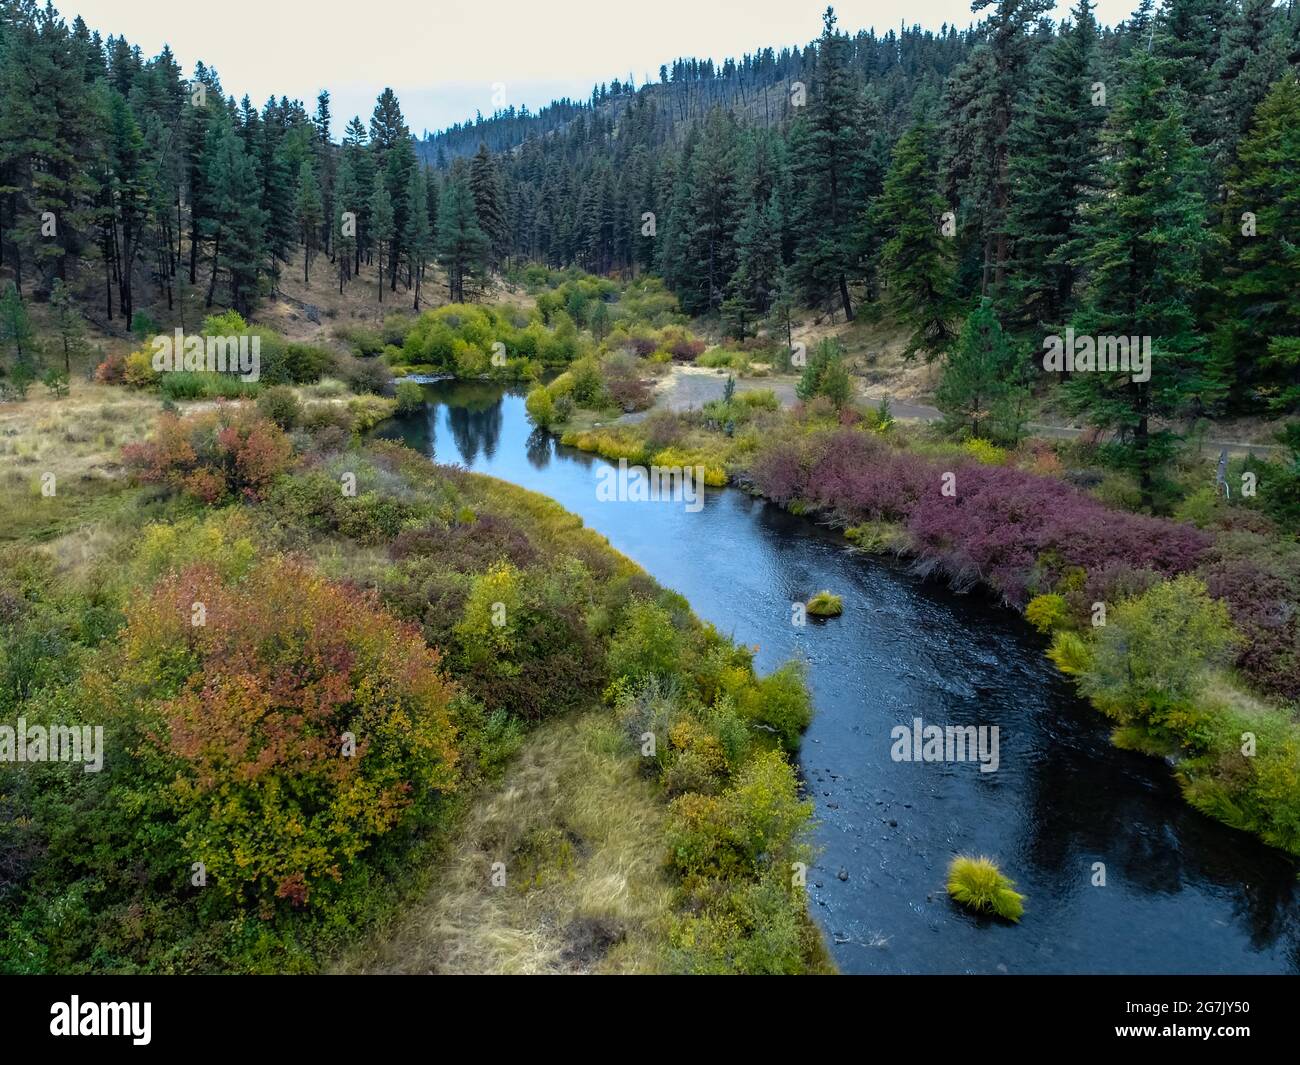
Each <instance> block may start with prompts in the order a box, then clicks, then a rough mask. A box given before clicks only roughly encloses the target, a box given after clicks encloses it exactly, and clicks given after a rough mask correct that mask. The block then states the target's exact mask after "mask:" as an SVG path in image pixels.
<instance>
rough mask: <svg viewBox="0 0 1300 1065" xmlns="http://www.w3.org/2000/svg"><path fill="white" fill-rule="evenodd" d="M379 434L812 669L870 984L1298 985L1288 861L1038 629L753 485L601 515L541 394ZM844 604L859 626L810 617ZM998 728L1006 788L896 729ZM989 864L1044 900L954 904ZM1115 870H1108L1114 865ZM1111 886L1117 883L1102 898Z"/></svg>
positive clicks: (492, 394) (838, 951)
mask: <svg viewBox="0 0 1300 1065" xmlns="http://www.w3.org/2000/svg"><path fill="white" fill-rule="evenodd" d="M425 387H426V390H427V394H428V396H429V400H430V402H429V405H428V407H427V409H426V410H424V411H422V412H420V413H418V414H415V415H412V416H409V417H405V418H399V419H394V420H392V421H391V422H389V423H386V425H385V426H384V427H383V428H382V429H381V435H385V436H391V437H396V438H400V439H403V440H405V441H406V442H407V443H408V444H409V445H410V446H412V447H415V448H417V449H419V450H421V451H423V452H424V453H426V454H428V455H429V456H430V457H432V458H435V459H436V460H437V461H438V462H443V463H450V464H457V465H462V466H465V467H467V468H468V469H471V470H474V471H477V472H480V473H486V474H491V475H493V476H495V477H500V478H502V479H503V480H507V481H511V482H513V483H515V484H519V485H522V486H524V487H526V488H529V489H532V490H533V491H536V492H541V493H543V494H545V495H548V496H550V497H551V498H552V499H555V500H556V501H557V502H559V503H560V504H561V505H563V506H564V507H565V508H566V509H568V510H570V511H572V512H573V513H575V514H578V515H579V516H580V517H581V518H582V519H583V521H584V522H585V523H586V524H587V525H588V526H589V527H591V528H593V529H595V530H597V531H598V532H600V533H601V534H602V535H604V536H605V537H606V538H607V539H608V540H609V542H610V543H611V544H612V545H613V546H614V547H615V548H616V549H618V550H619V551H621V552H623V553H624V554H626V555H628V556H629V557H631V558H632V559H634V560H635V561H636V562H638V563H639V564H640V565H641V566H642V567H644V568H645V569H646V570H647V571H648V572H649V573H650V574H651V575H652V576H653V577H654V578H655V579H656V580H658V581H659V582H660V583H661V584H663V585H665V586H666V587H669V588H672V589H673V590H675V591H677V592H680V593H681V594H682V595H684V596H685V597H686V598H687V599H688V600H689V601H690V603H691V606H692V608H693V609H694V610H695V612H696V614H697V615H699V616H700V617H701V618H704V619H706V620H708V621H710V622H712V623H713V624H714V625H716V626H717V627H718V629H719V630H720V631H722V632H724V633H726V634H728V635H730V636H732V637H733V638H734V639H736V640H737V641H739V642H741V643H745V644H749V645H751V646H752V645H758V647H759V652H758V656H757V662H756V664H757V666H758V668H759V669H760V670H763V671H767V670H770V669H773V668H775V667H776V666H778V665H780V664H781V663H782V662H784V661H786V660H787V659H789V658H791V657H794V656H799V657H802V658H803V659H805V660H806V661H807V663H808V667H809V672H808V677H809V682H810V685H811V688H812V691H813V698H814V703H815V706H816V717H815V719H814V721H813V723H812V726H811V727H810V728H809V730H808V732H807V735H806V736H805V739H804V745H803V750H802V753H801V762H802V772H803V775H804V779H805V781H806V786H807V789H808V794H809V796H810V797H812V798H813V799H814V800H815V803H816V816H817V825H816V829H815V838H814V842H815V845H816V846H817V848H818V849H819V855H818V858H817V859H816V862H815V864H814V865H813V867H812V868H811V869H810V870H809V872H808V888H809V895H810V898H811V900H812V902H811V909H812V913H813V916H814V917H815V918H816V919H817V921H818V922H819V923H820V924H821V926H822V928H823V929H824V930H825V932H826V938H827V942H828V944H829V945H830V947H831V950H832V951H833V953H834V956H835V959H836V962H837V963H838V964H839V966H840V968H841V969H842V970H843V971H845V972H850V973H953V972H957V973H961V972H971V973H986V972H1009V973H1031V972H1038V973H1060V972H1066V973H1244V972H1273V973H1278V972H1283V973H1294V972H1300V890H1298V885H1297V880H1296V865H1295V863H1294V862H1292V861H1291V860H1289V859H1288V858H1287V857H1286V856H1284V855H1283V854H1281V853H1280V852H1278V851H1274V850H1272V849H1270V848H1268V847H1265V846H1264V845H1263V844H1261V843H1259V842H1257V841H1256V840H1254V839H1253V838H1252V837H1250V836H1248V835H1245V834H1243V833H1239V832H1235V831H1233V830H1231V829H1229V828H1227V827H1225V826H1223V825H1220V824H1219V823H1217V822H1215V821H1212V820H1210V819H1208V818H1206V817H1203V816H1202V815H1200V814H1198V813H1197V812H1196V811H1194V810H1192V809H1191V808H1190V807H1189V806H1187V805H1186V804H1185V803H1184V802H1183V800H1182V798H1181V797H1180V795H1179V793H1178V789H1177V787H1176V785H1175V784H1174V783H1173V781H1172V778H1171V776H1170V773H1169V770H1168V767H1167V766H1166V765H1165V764H1164V763H1163V762H1161V761H1158V760H1156V759H1151V758H1147V757H1145V756H1143V755H1139V754H1135V753H1130V752H1125V751H1120V750H1117V749H1116V748H1114V747H1112V746H1111V745H1110V743H1109V741H1108V738H1107V736H1108V730H1107V727H1106V725H1105V722H1104V721H1103V719H1102V718H1101V717H1100V715H1099V714H1098V713H1097V712H1096V711H1094V710H1093V709H1092V708H1091V707H1089V706H1088V705H1087V704H1086V703H1084V702H1082V701H1081V700H1080V699H1078V698H1077V697H1076V696H1075V695H1074V694H1073V691H1072V689H1071V687H1070V685H1069V684H1068V683H1067V682H1066V681H1065V680H1064V679H1063V678H1062V677H1061V676H1060V675H1059V674H1058V673H1057V672H1056V670H1055V669H1054V667H1053V666H1052V665H1051V663H1050V662H1048V661H1047V659H1046V658H1045V657H1044V655H1043V649H1044V647H1043V642H1042V640H1041V639H1040V638H1039V637H1038V636H1037V635H1036V634H1035V633H1034V632H1033V630H1032V629H1030V628H1029V627H1028V626H1027V625H1026V624H1025V623H1024V622H1023V621H1022V620H1021V619H1020V618H1019V617H1018V616H1017V615H1015V614H1014V613H1013V612H1011V611H1007V610H1004V609H1000V608H999V607H997V605H996V604H994V603H993V602H992V601H990V600H989V599H986V598H984V597H982V596H980V595H955V594H953V593H952V592H951V591H950V590H949V589H948V588H947V587H946V586H945V585H944V584H942V583H940V582H937V581H934V580H922V579H920V578H918V577H916V576H914V575H913V574H911V573H909V572H908V570H907V567H906V566H905V565H903V564H898V563H894V562H892V561H881V560H878V559H875V558H865V557H863V556H861V555H855V554H852V553H850V552H849V551H848V550H847V549H846V544H845V541H844V540H843V539H842V537H840V536H839V535H838V534H835V533H832V532H830V531H828V530H826V529H823V528H821V527H819V526H817V525H815V524H814V523H812V522H810V521H807V520H805V519H802V518H797V517H794V516H792V515H790V514H787V513H786V512H784V511H782V510H781V509H780V508H778V507H776V506H774V505H772V504H769V503H766V502H764V501H762V500H757V499H753V498H751V497H749V496H748V495H746V494H744V493H742V492H740V491H737V490H735V489H711V490H709V491H708V492H707V494H706V498H705V501H704V506H703V508H702V509H701V510H699V511H698V512H695V513H691V512H690V510H688V508H687V507H685V506H684V505H683V504H682V503H681V502H678V503H675V504H674V503H670V502H652V503H646V502H637V503H629V502H623V503H617V502H599V501H598V500H597V494H596V485H597V471H598V470H599V468H600V467H601V466H603V465H606V463H605V461H604V460H603V459H600V458H597V457H595V456H592V455H587V454H584V453H582V452H579V451H576V450H574V449H572V448H565V447H562V446H560V445H559V444H558V443H557V442H556V441H554V440H553V439H552V438H550V437H548V436H546V435H545V434H541V433H537V432H534V431H533V430H532V427H531V426H530V425H529V424H528V421H527V418H526V416H525V413H524V402H523V396H522V394H520V393H518V392H517V391H513V390H508V389H502V388H501V387H500V386H497V385H492V384H487V383H477V382H474V383H456V382H441V383H438V384H431V385H427V386H425ZM822 588H829V589H831V590H832V591H835V592H837V593H839V594H840V595H842V596H843V597H844V613H843V615H842V616H841V617H839V618H834V619H831V620H828V621H825V622H820V621H816V620H813V619H809V622H808V624H807V625H806V626H803V627H800V626H797V625H795V624H793V623H792V611H791V604H792V603H795V602H802V601H803V600H806V599H807V598H808V596H809V595H811V594H812V593H813V592H816V591H818V590H819V589H822ZM916 718H920V719H921V720H922V721H923V722H924V723H925V724H937V725H959V726H960V725H976V726H981V725H984V726H994V725H996V726H997V727H998V737H999V750H998V754H999V764H998V768H997V771H996V772H987V773H986V772H981V771H980V766H979V764H978V763H977V762H974V761H967V762H962V763H950V762H923V761H912V762H901V761H895V760H893V759H892V758H891V756H890V751H891V747H892V746H893V741H892V740H891V736H890V733H891V730H892V729H894V728H895V727H896V726H899V725H907V726H909V727H910V726H911V725H912V722H913V720H914V719H916ZM957 853H968V854H987V855H989V856H991V857H993V858H995V859H996V860H997V861H998V862H999V864H1000V865H1001V867H1002V869H1003V871H1004V872H1005V873H1007V874H1008V875H1009V876H1011V877H1012V878H1013V879H1014V880H1015V881H1016V885H1017V888H1018V890H1020V891H1021V892H1022V893H1023V894H1024V895H1025V896H1026V901H1025V917H1024V919H1023V920H1022V922H1021V923H1020V924H1018V925H1009V924H1005V923H1003V922H999V921H992V920H984V919H979V918H975V917H972V916H970V915H968V914H967V913H965V912H963V911H961V910H959V909H958V908H956V907H955V906H954V905H952V904H951V903H950V902H949V900H948V897H947V894H946V892H945V889H944V879H945V877H944V874H945V871H946V868H947V865H948V862H949V861H950V859H951V858H952V856H953V855H954V854H957ZM1098 863H1100V865H1098ZM1103 874H1104V885H1103V884H1101V883H1100V880H1101V877H1102V875H1103Z"/></svg>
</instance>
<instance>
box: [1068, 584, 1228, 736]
mask: <svg viewBox="0 0 1300 1065" xmlns="http://www.w3.org/2000/svg"><path fill="white" fill-rule="evenodd" d="M1236 642H1237V635H1236V633H1235V632H1234V630H1233V628H1232V623H1231V621H1230V620H1229V618H1228V608H1227V606H1226V605H1225V604H1224V603H1223V602H1222V601H1220V600H1218V599H1212V598H1210V595H1209V593H1208V592H1207V591H1206V589H1205V585H1204V584H1203V583H1201V581H1200V580H1198V579H1197V578H1196V577H1192V576H1187V575H1185V576H1182V577H1176V578H1174V579H1173V580H1171V581H1163V582H1161V583H1160V584H1157V585H1156V586H1155V587H1153V588H1151V589H1150V590H1149V591H1147V592H1144V593H1143V594H1142V595H1140V596H1137V597H1136V598H1133V599H1128V600H1125V601H1124V602H1122V603H1120V604H1118V605H1117V606H1116V607H1115V608H1114V609H1113V610H1111V611H1110V614H1109V617H1108V618H1107V623H1106V625H1105V626H1104V627H1103V628H1101V629H1100V630H1099V634H1098V636H1097V640H1096V644H1095V646H1094V648H1093V655H1092V662H1091V664H1090V666H1089V667H1088V669H1087V670H1086V671H1084V672H1083V673H1082V674H1081V677H1080V681H1081V686H1082V689H1083V691H1084V693H1085V694H1086V695H1089V696H1091V697H1093V698H1094V699H1096V700H1097V701H1098V702H1099V704H1100V705H1102V707H1103V708H1110V709H1113V710H1115V711H1117V712H1119V713H1120V714H1121V715H1122V716H1123V718H1124V719H1126V718H1127V714H1128V713H1130V712H1134V713H1142V712H1145V711H1146V710H1149V708H1151V707H1163V706H1169V705H1171V704H1174V703H1178V702H1181V701H1184V700H1187V699H1189V698H1191V697H1192V696H1193V695H1194V694H1195V693H1196V691H1197V690H1198V689H1199V687H1200V686H1201V681H1202V679H1203V677H1204V675H1205V674H1206V672H1207V671H1209V670H1211V669H1214V668H1216V667H1218V666H1221V665H1223V664H1225V663H1226V662H1228V661H1229V660H1230V658H1231V654H1232V650H1233V647H1234V645H1235V644H1236ZM1144 708H1145V709H1144Z"/></svg>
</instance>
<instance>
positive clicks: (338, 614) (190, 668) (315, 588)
mask: <svg viewBox="0 0 1300 1065" xmlns="http://www.w3.org/2000/svg"><path fill="white" fill-rule="evenodd" d="M196 618H197V619H198V620H199V621H201V622H202V623H201V624H195V621H196ZM122 647H123V648H124V651H123V657H124V662H123V678H124V680H125V682H126V683H127V684H128V685H133V686H134V690H135V691H136V692H137V693H138V695H139V697H142V698H143V699H145V700H146V701H151V705H152V714H151V717H150V724H149V725H148V726H147V727H146V728H145V730H144V731H145V734H146V736H147V737H148V740H147V746H149V747H151V748H152V749H153V750H154V753H155V755H156V756H157V757H158V758H159V759H160V762H161V764H162V765H163V766H165V767H166V769H167V772H168V773H169V775H170V779H169V780H168V782H167V787H168V788H169V791H170V801H171V804H172V805H173V806H174V808H175V811H176V814H177V816H178V818H179V820H180V823H181V826H182V828H183V829H184V834H185V839H186V845H187V854H188V855H191V856H192V860H193V861H201V862H202V863H203V864H204V866H205V868H206V872H207V876H208V877H209V879H210V881H212V882H215V884H217V885H219V886H220V888H221V889H222V891H223V892H224V893H226V894H227V895H230V896H234V897H236V898H238V899H240V900H241V901H243V902H245V903H257V904H260V905H261V907H262V909H263V911H264V912H266V911H267V910H268V909H269V908H270V907H271V906H273V905H274V901H275V900H276V899H287V900H289V901H290V902H291V903H294V904H303V903H307V902H308V901H309V900H311V899H313V897H314V896H315V894H316V892H317V891H318V890H319V889H320V888H321V886H322V885H324V884H328V883H329V882H331V881H338V880H340V879H341V878H342V876H343V873H344V871H345V869H346V867H347V866H348V865H349V863H351V862H353V861H354V860H356V859H357V858H358V856H360V855H361V854H362V853H363V852H364V851H366V849H367V848H368V847H369V846H370V845H371V844H372V843H373V842H374V841H375V840H377V839H378V838H379V837H381V836H383V835H384V834H386V833H388V832H390V831H392V830H393V829H394V828H395V827H397V826H398V825H399V824H401V823H402V822H403V820H404V819H405V818H418V817H419V816H420V815H421V814H422V813H427V812H428V811H429V810H430V809H431V807H432V805H433V804H435V803H436V802H437V800H438V798H439V797H440V796H441V795H443V794H445V793H447V792H449V791H451V790H453V789H454V787H455V784H456V779H457V757H458V755H457V746H456V730H455V727H454V724H453V720H452V711H451V706H452V703H453V700H454V698H455V697H456V695H457V688H456V686H455V684H454V683H453V682H452V681H450V680H448V679H447V678H446V676H445V675H444V674H443V672H442V669H441V664H440V659H439V656H438V653H437V652H436V651H434V650H432V649H430V648H428V647H427V646H426V645H425V643H424V640H423V639H422V638H421V636H420V634H419V632H418V631H417V630H416V629H415V628H413V627H412V626H409V625H406V624H403V623H401V622H398V621H396V620H395V619H393V618H392V617H390V616H389V615H387V614H385V613H383V612H382V611H380V610H379V609H378V608H377V607H376V605H375V603H374V602H373V600H372V599H370V598H369V597H367V596H366V595H364V594H362V593H360V592H357V591H353V590H350V589H347V588H344V587H341V586H339V585H337V584H334V583H331V582H330V581H328V580H325V579H324V578H322V577H321V576H319V575H318V574H316V573H314V572H313V571H312V570H310V569H308V568H306V567H304V566H302V565H299V564H297V563H294V562H291V561H285V560H282V559H272V560H270V561H267V562H264V563H262V564H261V565H259V566H258V567H257V568H255V569H254V570H252V571H251V572H250V573H249V575H248V576H247V578H246V579H245V580H244V581H242V582H240V583H233V584H232V583H226V582H224V581H223V579H222V578H221V576H220V575H219V574H218V572H217V571H216V570H215V569H214V568H212V567H209V566H206V565H203V564H200V565H195V566H191V567H189V568H187V569H185V570H183V571H182V572H180V573H173V574H171V575H169V576H167V577H165V578H164V579H163V580H162V581H160V582H159V583H158V584H157V585H156V586H155V588H154V590H153V592H152V594H151V595H149V597H148V598H146V599H144V600H143V601H142V602H140V603H138V604H137V605H135V606H133V607H132V608H131V609H130V610H129V611H128V615H127V625H126V628H125V630H124V633H123V639H122ZM159 696H161V698H159ZM152 700H156V701H152Z"/></svg>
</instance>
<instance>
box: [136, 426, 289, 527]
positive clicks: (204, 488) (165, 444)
mask: <svg viewBox="0 0 1300 1065" xmlns="http://www.w3.org/2000/svg"><path fill="white" fill-rule="evenodd" d="M292 451H293V449H292V447H291V445H290V443H289V438H288V437H287V436H285V434H284V432H283V431H282V430H281V429H280V428H279V427H278V426H277V425H276V424H275V423H274V422H272V421H269V420H268V419H266V418H263V417H262V416H261V415H260V414H259V413H258V412H257V410H256V409H255V408H253V407H251V406H249V407H246V406H238V405H232V404H226V403H219V404H218V405H217V407H216V409H215V410H210V411H203V412H201V413H199V414H191V415H189V416H188V417H185V418H180V417H177V416H176V415H174V414H164V415H163V416H162V417H161V418H159V419H158V425H157V428H156V429H155V430H154V434H153V436H152V437H150V439H149V440H147V441H146V442H145V443H143V444H130V445H128V446H127V447H126V448H124V449H123V451H122V457H123V460H124V461H125V462H126V464H127V465H128V466H129V467H131V468H132V469H133V470H134V471H135V473H136V476H137V477H138V478H139V479H140V480H141V481H143V482H144V483H146V484H166V485H170V486H171V487H172V488H175V489H177V490H178V491H182V492H185V493H186V494H187V495H191V496H194V497H195V498H197V499H200V500H202V501H203V502H204V503H216V502H219V501H221V500H223V499H226V498H228V497H229V496H243V497H244V498H246V499H259V498H260V497H261V495H262V493H263V492H264V491H265V490H266V488H267V486H268V485H270V483H271V481H272V480H274V479H275V476H276V475H277V474H279V473H280V472H282V471H283V470H285V469H286V468H287V467H288V465H289V460H290V457H291V455H292Z"/></svg>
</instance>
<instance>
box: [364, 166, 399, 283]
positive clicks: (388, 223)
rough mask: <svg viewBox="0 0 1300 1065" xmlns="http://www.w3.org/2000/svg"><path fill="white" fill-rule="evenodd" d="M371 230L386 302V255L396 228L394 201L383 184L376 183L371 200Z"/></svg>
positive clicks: (380, 281) (380, 182)
mask: <svg viewBox="0 0 1300 1065" xmlns="http://www.w3.org/2000/svg"><path fill="white" fill-rule="evenodd" d="M370 229H371V235H372V237H373V238H374V242H375V258H376V259H377V260H378V261H379V302H380V303H383V302H384V254H385V251H386V250H387V249H388V247H389V246H390V245H391V244H392V242H393V234H394V233H395V232H396V226H395V223H394V221H393V201H392V198H391V197H390V196H389V195H388V186H387V185H386V184H385V183H384V182H382V181H379V182H376V183H375V192H374V195H373V196H372V197H371V198H370Z"/></svg>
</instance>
